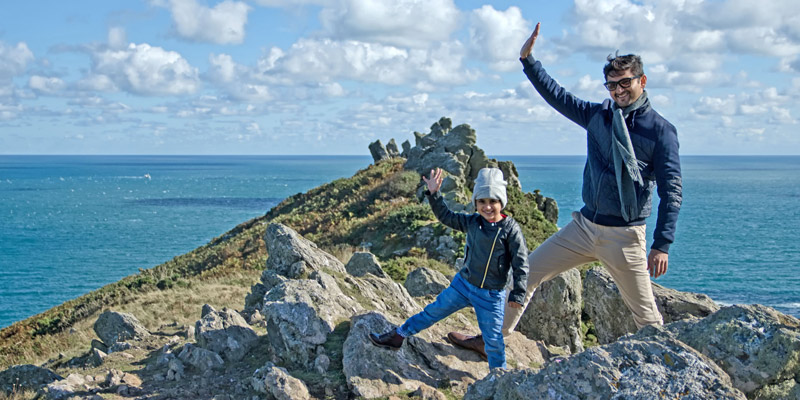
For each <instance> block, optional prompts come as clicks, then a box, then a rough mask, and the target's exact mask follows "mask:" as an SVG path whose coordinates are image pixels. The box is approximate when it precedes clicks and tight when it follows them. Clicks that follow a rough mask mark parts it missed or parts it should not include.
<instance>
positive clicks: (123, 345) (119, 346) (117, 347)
mask: <svg viewBox="0 0 800 400" xmlns="http://www.w3.org/2000/svg"><path fill="white" fill-rule="evenodd" d="M133 347H134V346H133V345H132V344H130V343H128V342H117V343H114V345H112V346H111V347H109V348H108V354H111V353H117V352H120V351H125V350H130V349H132V348H133Z"/></svg>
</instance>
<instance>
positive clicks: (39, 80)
mask: <svg viewBox="0 0 800 400" xmlns="http://www.w3.org/2000/svg"><path fill="white" fill-rule="evenodd" d="M65 86H66V84H65V83H64V81H63V80H61V79H60V78H55V77H46V76H40V75H33V76H31V77H30V79H29V80H28V87H30V88H31V89H33V90H34V91H36V92H39V93H44V94H56V93H58V92H60V91H62V90H64V87H65Z"/></svg>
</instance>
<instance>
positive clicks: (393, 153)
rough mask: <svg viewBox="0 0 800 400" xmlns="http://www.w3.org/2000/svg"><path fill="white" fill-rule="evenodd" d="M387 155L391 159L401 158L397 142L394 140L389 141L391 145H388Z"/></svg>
mask: <svg viewBox="0 0 800 400" xmlns="http://www.w3.org/2000/svg"><path fill="white" fill-rule="evenodd" d="M386 154H387V155H388V156H389V157H400V151H399V150H398V148H397V142H395V141H394V139H391V140H389V143H386Z"/></svg>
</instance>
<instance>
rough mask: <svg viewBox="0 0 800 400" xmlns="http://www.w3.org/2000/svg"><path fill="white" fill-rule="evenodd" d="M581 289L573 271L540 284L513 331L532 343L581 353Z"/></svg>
mask: <svg viewBox="0 0 800 400" xmlns="http://www.w3.org/2000/svg"><path fill="white" fill-rule="evenodd" d="M581 289H582V287H581V274H580V272H579V271H578V270H577V269H576V268H573V269H570V270H568V271H565V272H562V273H561V274H559V275H557V276H556V277H555V278H553V279H551V280H549V281H547V282H544V283H542V284H541V285H540V286H539V287H538V288H537V289H536V291H535V292H534V294H533V297H532V298H531V301H530V302H529V303H528V306H527V308H526V309H525V312H524V313H523V314H522V318H520V321H519V324H517V328H516V329H517V330H518V331H520V332H521V333H522V334H524V335H525V336H526V337H528V338H529V339H532V340H542V341H544V342H545V343H547V344H549V345H554V346H568V347H569V349H570V351H572V352H573V353H577V352H581V351H583V333H582V331H581V306H582V303H583V299H582V296H581Z"/></svg>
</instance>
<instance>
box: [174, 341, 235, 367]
mask: <svg viewBox="0 0 800 400" xmlns="http://www.w3.org/2000/svg"><path fill="white" fill-rule="evenodd" d="M178 358H179V359H180V360H181V361H183V362H184V363H186V364H189V365H191V366H192V367H194V368H196V369H198V370H200V371H209V370H213V369H221V368H222V367H224V366H225V361H223V360H222V357H220V356H219V354H217V353H214V352H213V351H211V350H206V349H204V348H202V347H197V346H195V345H193V344H191V343H186V344H185V345H183V349H182V350H181V352H180V353H179V354H178Z"/></svg>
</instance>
